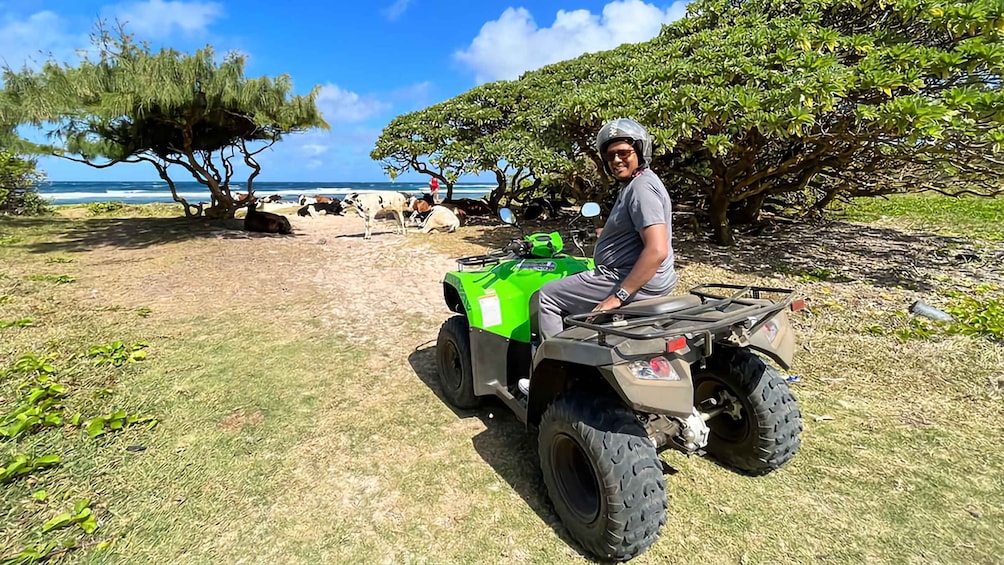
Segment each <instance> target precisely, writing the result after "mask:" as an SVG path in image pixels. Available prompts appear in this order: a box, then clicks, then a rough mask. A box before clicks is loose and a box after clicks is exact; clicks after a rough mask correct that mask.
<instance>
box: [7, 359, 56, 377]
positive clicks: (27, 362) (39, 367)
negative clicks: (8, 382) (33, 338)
mask: <svg viewBox="0 0 1004 565" xmlns="http://www.w3.org/2000/svg"><path fill="white" fill-rule="evenodd" d="M11 371H13V372H14V373H15V374H21V375H27V376H34V377H35V378H37V379H38V380H40V381H42V382H44V381H46V380H48V379H49V378H51V377H52V376H53V375H55V374H56V367H55V366H53V364H52V357H49V356H47V355H42V356H38V355H35V354H34V353H25V354H24V355H22V356H20V357H18V359H17V361H15V362H14V366H13V367H12V368H11Z"/></svg>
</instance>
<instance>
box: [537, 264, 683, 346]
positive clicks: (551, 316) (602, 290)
mask: <svg viewBox="0 0 1004 565" xmlns="http://www.w3.org/2000/svg"><path fill="white" fill-rule="evenodd" d="M626 276H627V274H626V273H625V274H624V276H623V277H622V276H619V275H617V274H615V273H613V272H610V271H606V272H601V271H600V269H593V270H592V271H583V272H581V273H579V274H577V275H572V276H570V277H565V278H563V279H558V280H555V281H551V282H549V283H547V284H545V285H544V286H543V288H541V289H540V295H539V298H540V318H539V320H540V323H539V326H540V333H541V337H542V338H543V339H547V338H549V337H551V336H554V335H555V334H558V333H561V331H562V330H564V329H565V328H564V324H562V320H563V319H564V317H565V316H568V315H571V314H585V313H586V312H591V311H592V309H593V308H596V305H597V304H599V303H600V302H603V299H605V298H607V297H608V296H610V295H612V294H613V293H614V290H616V289H617V286H618V285H619V284H620V283H621V280H623V278H624V277H626ZM671 291H672V289H670V290H667V291H666V292H659V293H652V292H648V291H646V290H645V289H642V290H639V291H638V292H637V293H636V294H635V295H634V296H632V297H631V298H630V299H629V300H628V302H629V303H630V302H633V301H635V300H645V299H647V298H658V297H660V296H665V295H666V294H669V293H670V292H671Z"/></svg>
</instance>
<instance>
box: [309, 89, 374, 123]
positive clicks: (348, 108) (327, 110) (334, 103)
mask: <svg viewBox="0 0 1004 565" xmlns="http://www.w3.org/2000/svg"><path fill="white" fill-rule="evenodd" d="M317 107H318V108H319V109H320V110H321V114H323V115H324V120H325V121H326V122H328V123H334V122H361V121H363V120H365V119H367V118H369V117H370V116H372V115H374V114H376V113H378V112H382V111H383V110H386V109H387V108H388V107H389V105H388V104H385V103H383V102H381V101H379V100H376V99H375V98H363V97H361V96H359V95H358V94H356V93H355V92H350V91H348V90H342V89H341V88H339V87H338V86H336V85H334V84H326V85H324V86H323V87H321V92H319V93H318V94H317Z"/></svg>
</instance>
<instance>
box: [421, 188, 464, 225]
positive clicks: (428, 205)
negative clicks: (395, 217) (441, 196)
mask: <svg viewBox="0 0 1004 565" xmlns="http://www.w3.org/2000/svg"><path fill="white" fill-rule="evenodd" d="M408 203H409V205H408V208H409V209H410V210H412V212H411V216H409V217H408V220H409V221H411V222H414V223H416V224H418V225H420V226H421V225H424V223H425V219H426V218H427V217H428V216H429V213H430V212H432V209H433V207H434V206H442V207H443V208H448V209H449V210H450V211H451V212H453V213H454V214H455V215H456V216H457V219H458V220H459V221H460V225H464V224H466V223H467V214H466V213H465V212H464V211H463V210H462V209H460V208H458V207H457V205H456V204H454V203H452V202H443V203H442V204H433V203H432V196H430V195H428V194H426V195H424V196H422V198H415V197H414V196H413V197H411V199H410V200H409V201H408Z"/></svg>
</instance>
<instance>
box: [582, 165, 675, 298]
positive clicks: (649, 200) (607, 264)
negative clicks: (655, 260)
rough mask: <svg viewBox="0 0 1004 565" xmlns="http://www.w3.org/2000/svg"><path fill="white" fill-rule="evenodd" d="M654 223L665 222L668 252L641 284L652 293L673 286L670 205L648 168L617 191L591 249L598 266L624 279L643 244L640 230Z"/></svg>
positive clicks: (671, 211)
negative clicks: (601, 230)
mask: <svg viewBox="0 0 1004 565" xmlns="http://www.w3.org/2000/svg"><path fill="white" fill-rule="evenodd" d="M655 224H666V244H667V246H668V247H669V254H668V255H666V260H665V261H663V262H662V265H660V266H659V270H658V271H657V272H656V273H655V275H654V276H653V277H652V279H651V280H650V281H648V283H646V284H645V286H644V287H642V288H644V289H645V290H646V291H648V292H653V293H665V292H669V291H671V290H673V287H674V286H676V280H677V275H676V271H675V270H674V269H673V205H672V204H671V203H670V201H669V194H668V193H667V192H666V187H665V186H664V185H663V184H662V181H661V180H659V177H658V176H657V175H656V174H655V173H653V172H652V170H651V169H645V170H644V171H642V173H641V174H640V175H638V176H636V177H634V178H633V179H631V180H630V181H628V183H627V184H626V185H624V186H623V187H622V188H621V191H620V194H618V195H617V201H616V202H615V203H614V207H613V209H611V210H610V217H609V218H607V223H606V225H604V226H603V233H601V234H600V238H599V240H598V241H597V242H596V250H595V251H594V252H593V259H594V261H595V262H596V266H597V268H599V269H601V270H602V269H607V270H609V271H611V272H613V273H614V274H615V275H616V276H617V277H619V278H620V279H622V280H623V279H624V277H626V276H627V275H628V273H630V272H631V268H632V267H634V264H635V263H636V262H637V261H638V257H639V256H641V252H642V249H644V248H645V244H644V242H643V241H642V239H641V233H640V232H641V230H642V229H644V228H646V227H648V226H652V225H655Z"/></svg>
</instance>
